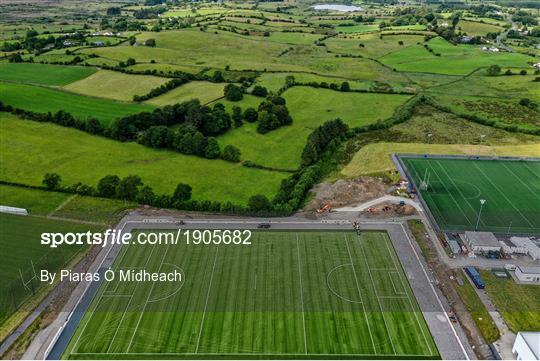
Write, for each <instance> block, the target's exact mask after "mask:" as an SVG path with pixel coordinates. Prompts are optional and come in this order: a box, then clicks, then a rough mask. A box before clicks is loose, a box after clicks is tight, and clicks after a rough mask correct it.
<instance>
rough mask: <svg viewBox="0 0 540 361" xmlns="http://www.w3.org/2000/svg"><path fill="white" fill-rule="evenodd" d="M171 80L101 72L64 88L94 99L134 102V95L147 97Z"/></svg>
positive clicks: (106, 71) (107, 71) (115, 72)
mask: <svg viewBox="0 0 540 361" xmlns="http://www.w3.org/2000/svg"><path fill="white" fill-rule="evenodd" d="M169 80H170V79H167V78H161V77H157V76H150V75H135V74H124V73H120V72H117V71H109V70H100V71H98V72H97V73H94V74H92V75H90V76H89V77H87V78H85V79H82V80H79V81H76V82H74V83H71V84H68V85H66V86H64V89H66V90H69V91H71V92H74V93H79V94H83V95H89V96H93V97H100V98H109V99H114V100H122V101H132V100H133V96H134V95H145V94H147V93H148V92H149V91H150V90H152V89H153V88H157V87H159V86H160V85H163V84H165V83H166V82H167V81H169Z"/></svg>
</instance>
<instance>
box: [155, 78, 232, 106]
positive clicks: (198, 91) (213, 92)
mask: <svg viewBox="0 0 540 361" xmlns="http://www.w3.org/2000/svg"><path fill="white" fill-rule="evenodd" d="M223 88H225V84H224V83H210V82H207V81H192V82H189V83H187V84H184V85H181V86H179V87H178V88H175V89H173V90H170V91H168V92H166V93H165V94H163V95H160V96H158V97H155V98H151V99H149V100H147V101H146V102H145V103H147V104H152V105H155V106H164V105H169V104H176V103H183V102H185V101H188V100H192V99H199V100H200V102H201V104H207V103H210V102H212V101H214V100H216V99H219V98H222V97H223V96H224V95H223Z"/></svg>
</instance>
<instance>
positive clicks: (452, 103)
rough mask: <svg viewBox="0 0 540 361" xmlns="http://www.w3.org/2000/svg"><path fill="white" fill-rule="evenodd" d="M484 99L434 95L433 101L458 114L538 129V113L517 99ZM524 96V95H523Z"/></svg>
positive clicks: (539, 118) (539, 120) (539, 113)
mask: <svg viewBox="0 0 540 361" xmlns="http://www.w3.org/2000/svg"><path fill="white" fill-rule="evenodd" d="M509 96H510V94H508V95H507V96H506V97H501V98H485V97H479V96H470V95H468V96H458V95H451V96H448V95H444V94H436V95H435V96H434V97H435V99H436V100H437V101H438V102H439V103H441V104H443V105H445V106H447V107H449V108H450V109H452V110H454V111H456V112H457V113H458V114H469V115H476V116H478V117H480V118H482V119H488V120H490V121H496V122H497V123H500V124H505V125H515V126H520V127H522V128H524V129H529V130H539V129H540V112H539V111H538V110H537V109H532V108H530V107H527V106H523V105H520V104H519V98H518V99H516V98H513V99H512V98H509ZM525 96H526V95H525Z"/></svg>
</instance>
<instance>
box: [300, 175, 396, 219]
mask: <svg viewBox="0 0 540 361" xmlns="http://www.w3.org/2000/svg"><path fill="white" fill-rule="evenodd" d="M387 189H388V185H386V184H385V183H384V182H383V180H382V178H378V177H365V176H363V177H358V178H354V179H340V180H338V181H336V182H334V183H320V184H318V185H317V186H315V187H314V188H313V189H312V191H313V192H314V193H315V197H314V199H313V200H312V201H311V202H309V204H308V205H307V206H306V207H305V209H304V210H306V211H312V210H315V209H317V208H319V207H321V206H322V205H324V204H326V203H330V204H331V205H332V207H334V208H336V207H342V206H346V205H349V204H357V203H362V202H366V201H369V200H371V199H375V198H378V197H381V196H383V195H385V194H386V192H387Z"/></svg>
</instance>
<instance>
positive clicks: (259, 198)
mask: <svg viewBox="0 0 540 361" xmlns="http://www.w3.org/2000/svg"><path fill="white" fill-rule="evenodd" d="M248 207H249V209H250V210H251V211H253V212H261V211H269V210H271V209H272V203H270V201H269V200H268V198H266V196H264V195H261V194H258V195H255V196H251V197H249V200H248Z"/></svg>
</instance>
